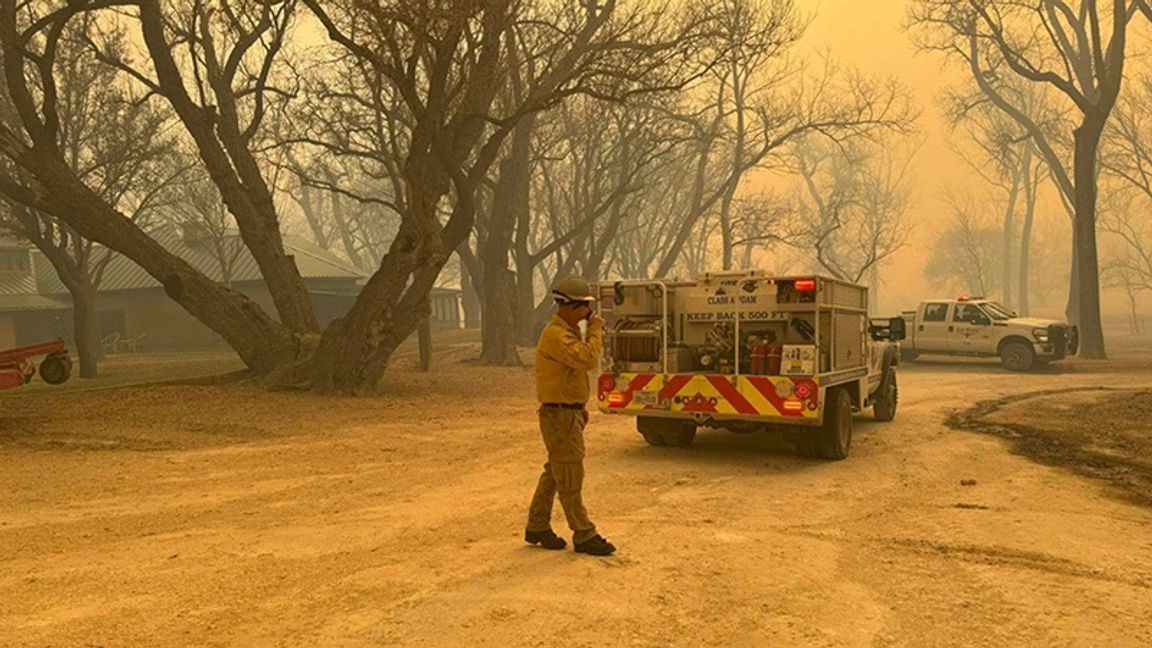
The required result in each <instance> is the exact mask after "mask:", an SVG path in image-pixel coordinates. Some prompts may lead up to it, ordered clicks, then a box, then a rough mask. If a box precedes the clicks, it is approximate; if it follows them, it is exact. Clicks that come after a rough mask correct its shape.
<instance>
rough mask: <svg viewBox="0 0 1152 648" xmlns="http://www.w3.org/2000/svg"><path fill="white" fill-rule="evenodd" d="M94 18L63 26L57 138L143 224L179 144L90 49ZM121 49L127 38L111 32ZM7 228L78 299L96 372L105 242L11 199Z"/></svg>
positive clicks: (9, 110)
mask: <svg viewBox="0 0 1152 648" xmlns="http://www.w3.org/2000/svg"><path fill="white" fill-rule="evenodd" d="M91 22H92V17H91V16H85V17H84V18H83V20H81V21H79V24H78V25H72V26H69V27H67V28H64V29H62V30H61V32H60V37H59V40H58V41H57V45H56V50H55V55H56V56H57V57H58V59H59V61H60V66H59V73H58V75H57V78H56V81H57V87H56V91H57V92H58V95H59V96H58V99H57V102H56V106H55V110H56V112H55V114H56V116H57V118H58V120H59V123H58V137H57V142H58V146H59V153H60V155H61V157H62V158H63V160H64V162H65V163H66V164H67V165H68V166H69V167H70V168H73V169H76V170H77V173H78V174H79V177H80V178H81V180H82V181H83V182H85V183H86V184H88V185H89V186H91V187H92V188H93V190H94V191H96V192H97V193H98V194H99V195H100V196H101V198H103V199H104V200H106V201H107V202H108V203H109V204H111V205H115V206H117V207H118V208H120V209H121V210H123V211H124V213H125V214H126V215H127V216H128V220H129V221H131V222H133V223H136V224H139V225H144V224H146V222H147V221H148V219H149V217H150V216H151V215H152V214H153V213H154V211H156V210H157V208H159V207H162V206H163V204H164V203H165V201H166V200H170V199H171V196H170V189H171V187H172V183H173V181H174V179H175V178H176V177H178V176H179V175H180V174H181V173H182V172H183V168H182V167H180V166H179V165H177V164H176V163H175V160H174V153H175V149H174V142H173V140H172V138H171V137H169V136H167V135H165V130H166V127H167V124H166V121H167V120H166V118H165V116H164V115H163V114H161V113H160V112H158V111H156V110H154V109H152V108H151V107H150V106H148V105H146V104H139V103H136V102H133V101H132V100H131V97H129V96H128V95H127V94H126V93H125V92H124V91H123V89H122V88H120V87H119V86H118V84H117V83H116V78H115V77H116V73H115V72H114V71H113V70H111V69H109V68H107V67H106V66H103V65H101V64H99V63H97V62H96V61H95V60H93V59H92V57H90V56H87V55H86V53H85V51H84V44H83V42H82V38H83V36H84V34H85V30H87V29H89V28H90V27H91ZM108 45H109V47H114V48H117V49H120V48H122V47H123V43H122V40H117V39H114V38H110V40H109V42H108ZM0 113H2V114H4V116H5V117H6V121H8V122H9V123H14V122H17V121H18V115H17V114H16V112H15V109H14V106H13V105H12V103H11V101H10V99H9V97H7V96H5V97H0ZM4 167H5V171H4V173H5V174H7V175H8V177H12V178H22V179H25V180H26V179H27V174H26V173H22V172H21V170H20V169H19V167H17V166H16V165H13V164H10V163H9V164H5V165H4ZM0 221H2V224H3V226H4V227H5V228H6V229H8V230H9V231H11V232H12V233H14V234H15V235H17V236H18V237H19V238H21V239H23V240H26V241H28V242H30V243H32V244H33V245H34V246H35V247H36V248H37V249H38V250H39V251H40V253H41V254H42V255H43V256H44V258H45V259H46V260H47V261H48V262H49V263H50V264H51V265H52V267H53V269H54V270H55V271H56V273H57V275H58V276H59V278H60V281H61V283H62V284H63V285H64V287H65V288H66V289H67V290H68V292H69V295H70V296H71V298H72V307H73V308H72V311H73V330H74V334H75V342H76V352H77V355H78V358H79V361H80V376H81V377H83V378H94V377H96V376H97V373H98V361H99V358H100V355H101V346H100V342H101V340H100V322H99V318H98V290H99V286H100V283H101V281H102V279H103V276H104V271H105V269H106V268H107V265H108V262H109V261H110V259H111V254H110V252H109V250H107V249H106V248H103V247H100V246H97V245H95V243H94V241H92V240H90V239H87V238H85V237H84V236H82V235H80V234H79V233H78V232H77V231H76V230H75V229H74V228H73V227H71V226H70V225H69V224H67V223H66V222H64V221H63V220H61V219H59V218H57V217H55V216H53V215H52V214H49V213H47V212H44V211H40V210H37V209H35V208H32V207H29V206H27V205H25V204H21V203H14V202H9V204H8V205H7V208H6V210H5V216H4V217H3V218H0Z"/></svg>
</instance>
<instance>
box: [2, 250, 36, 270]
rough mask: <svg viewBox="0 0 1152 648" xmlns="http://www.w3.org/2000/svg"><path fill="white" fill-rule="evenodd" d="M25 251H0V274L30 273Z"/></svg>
mask: <svg viewBox="0 0 1152 648" xmlns="http://www.w3.org/2000/svg"><path fill="white" fill-rule="evenodd" d="M31 271H32V264H31V263H30V261H29V260H28V251H27V250H0V272H31Z"/></svg>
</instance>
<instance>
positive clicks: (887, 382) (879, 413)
mask: <svg viewBox="0 0 1152 648" xmlns="http://www.w3.org/2000/svg"><path fill="white" fill-rule="evenodd" d="M899 400H900V387H899V385H898V384H897V382H896V370H895V369H892V368H891V367H889V368H888V372H887V373H886V374H885V375H884V380H883V381H881V382H880V389H878V390H876V402H875V403H873V405H872V413H873V414H874V415H875V416H876V420H877V421H883V422H885V423H887V422H888V421H891V420H892V419H894V418H896V404H897V403H898V402H899Z"/></svg>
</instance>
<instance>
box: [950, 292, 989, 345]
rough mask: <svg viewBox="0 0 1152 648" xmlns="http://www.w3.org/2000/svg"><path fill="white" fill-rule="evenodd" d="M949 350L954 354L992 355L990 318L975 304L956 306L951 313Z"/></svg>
mask: <svg viewBox="0 0 1152 648" xmlns="http://www.w3.org/2000/svg"><path fill="white" fill-rule="evenodd" d="M952 327H953V329H954V332H953V333H952V340H951V345H952V346H951V350H952V351H953V352H955V353H980V354H984V353H994V352H995V351H996V348H995V347H996V345H995V344H994V343H993V342H992V318H990V317H988V314H987V313H985V312H984V310H983V309H982V308H980V307H979V306H977V305H976V304H956V308H955V309H953V312H952Z"/></svg>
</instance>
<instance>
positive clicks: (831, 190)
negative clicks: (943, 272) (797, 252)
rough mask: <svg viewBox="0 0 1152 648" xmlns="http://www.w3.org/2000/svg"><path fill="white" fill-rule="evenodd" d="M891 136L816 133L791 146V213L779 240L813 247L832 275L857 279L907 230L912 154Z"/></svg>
mask: <svg viewBox="0 0 1152 648" xmlns="http://www.w3.org/2000/svg"><path fill="white" fill-rule="evenodd" d="M897 144H898V143H897V142H895V141H889V140H880V141H878V142H874V143H868V142H863V141H860V142H852V143H847V144H839V145H838V144H835V143H833V142H829V141H827V140H822V139H817V138H815V137H806V138H803V139H800V140H799V141H798V142H797V143H796V145H795V146H793V147H792V150H793V155H794V160H795V161H794V165H795V172H796V174H797V175H798V176H799V178H800V186H801V190H800V191H799V192H798V198H797V206H798V210H797V211H798V213H797V219H796V222H795V223H793V224H792V226H791V233H790V234H789V235H787V236H786V237H785V238H784V240H787V241H789V242H791V243H792V244H793V245H797V246H798V247H801V248H802V249H807V250H812V251H813V252H814V254H815V259H814V260H815V262H816V263H817V264H819V266H820V268H822V269H823V270H824V271H826V272H828V273H830V274H831V275H832V276H834V277H837V278H839V279H844V280H847V281H852V282H856V283H860V282H862V281H864V280H865V278H866V277H868V276H869V275H870V274H871V271H872V269H873V268H876V267H877V266H879V265H880V264H881V263H883V261H884V260H885V259H887V258H888V257H890V256H891V255H892V254H894V253H895V252H896V251H897V250H899V249H900V248H901V247H902V246H903V245H904V242H905V240H906V238H907V235H908V224H907V221H906V218H905V216H906V211H907V208H908V204H909V190H908V185H909V169H910V166H911V162H912V159H913V156H912V155H911V154H900V153H893V151H895V150H897Z"/></svg>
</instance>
